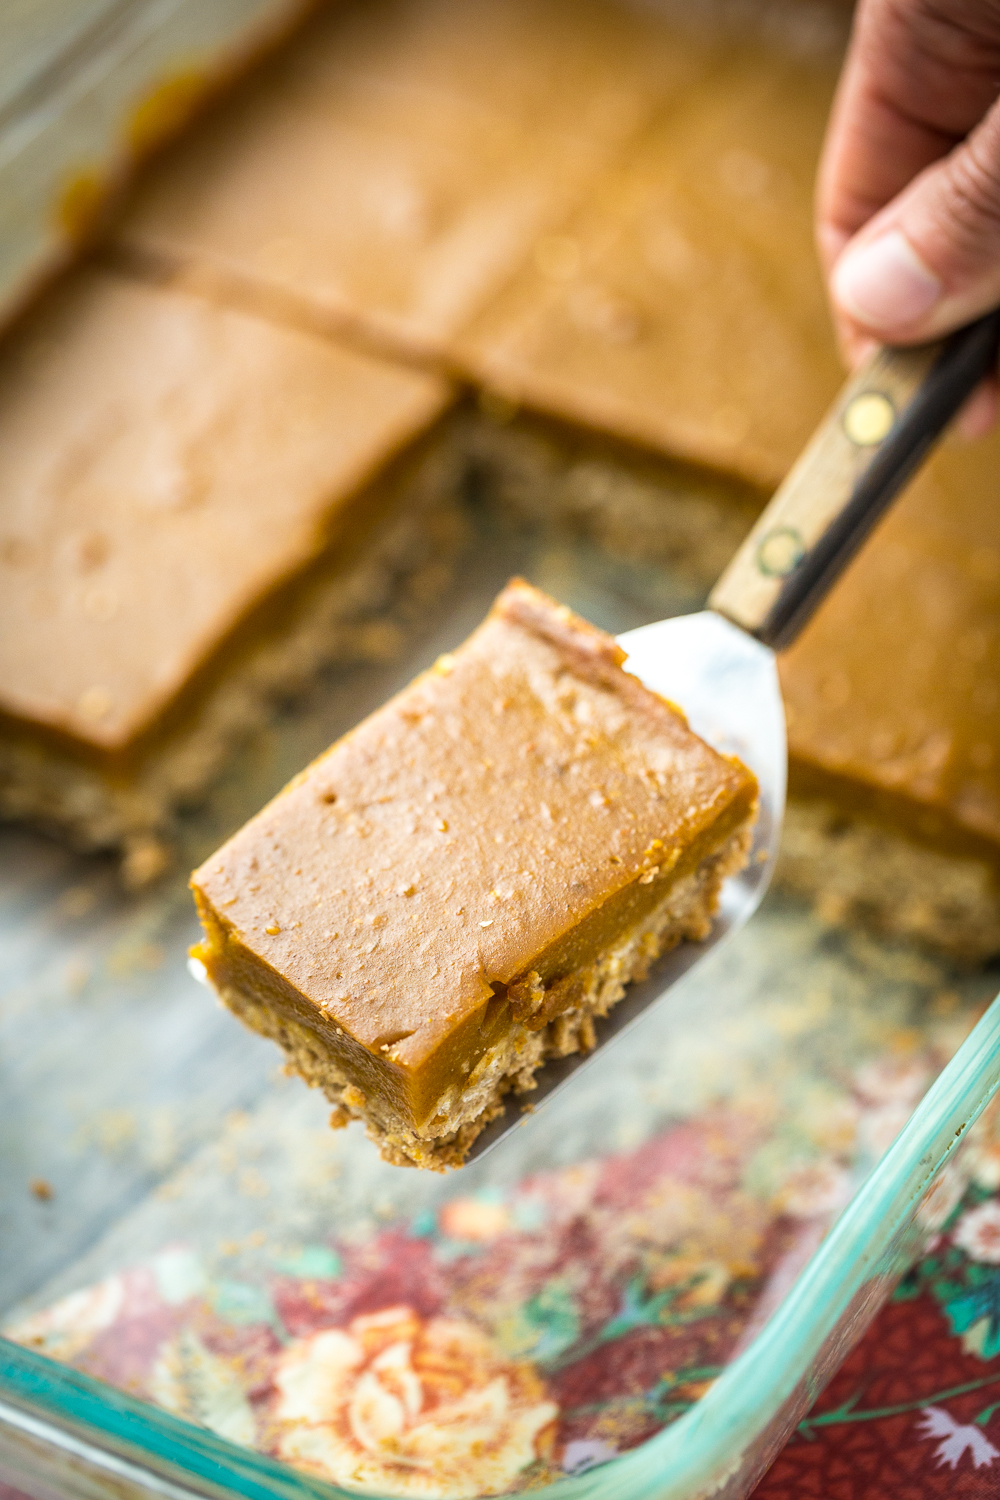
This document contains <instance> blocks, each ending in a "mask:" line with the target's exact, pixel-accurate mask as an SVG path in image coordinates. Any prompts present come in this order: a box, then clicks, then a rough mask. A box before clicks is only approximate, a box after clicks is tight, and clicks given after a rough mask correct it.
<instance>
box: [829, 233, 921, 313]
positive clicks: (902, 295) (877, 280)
mask: <svg viewBox="0 0 1000 1500" xmlns="http://www.w3.org/2000/svg"><path fill="white" fill-rule="evenodd" d="M832 282H833V294H834V296H835V297H836V299H837V301H838V302H839V303H840V305H841V307H842V308H843V309H844V311H845V312H848V313H850V315H851V316H852V317H853V318H856V319H857V320H858V322H859V323H864V324H866V325H867V326H868V327H871V328H892V329H894V328H906V327H907V326H908V325H909V324H911V323H916V322H917V321H918V319H920V318H922V317H924V315H925V314H926V313H928V312H930V310H931V308H932V307H933V306H934V304H935V302H937V300H938V298H939V297H940V296H941V293H942V291H943V290H944V288H943V287H942V285H941V282H940V281H939V280H938V278H937V277H936V276H935V275H934V272H933V271H931V270H929V269H928V267H927V266H925V265H924V263H923V261H922V260H921V259H920V256H919V255H918V254H917V252H916V251H915V250H914V248H913V246H912V245H911V244H910V242H909V240H907V239H906V238H905V237H904V236H903V235H902V234H900V232H899V230H898V229H890V230H889V232H888V234H883V235H882V236H881V237H880V238H879V239H877V240H872V241H871V243H870V244H867V245H859V246H858V247H857V249H856V250H847V251H846V252H845V253H844V254H843V255H842V256H841V258H840V260H839V261H838V262H837V264H836V266H835V267H834V272H833V277H832Z"/></svg>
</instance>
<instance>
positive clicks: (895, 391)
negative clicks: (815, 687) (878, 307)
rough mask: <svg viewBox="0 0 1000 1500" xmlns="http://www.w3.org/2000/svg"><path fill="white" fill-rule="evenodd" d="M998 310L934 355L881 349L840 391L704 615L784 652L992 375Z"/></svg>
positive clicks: (999, 336) (933, 348) (999, 341)
mask: <svg viewBox="0 0 1000 1500" xmlns="http://www.w3.org/2000/svg"><path fill="white" fill-rule="evenodd" d="M998 345H1000V310H998V311H997V312H993V313H989V314H987V316H986V317H984V318H980V319H979V321H978V322H976V323H970V324H969V326H968V327H967V328H962V329H960V330H959V331H958V332H957V333H954V334H952V335H951V336H950V337H949V338H947V339H944V340H942V341H941V342H939V343H935V344H924V345H921V346H919V347H917V348H910V349H889V348H886V349H879V350H878V351H877V352H876V353H875V354H873V355H872V357H871V358H870V359H869V360H868V362H867V363H866V364H865V365H864V366H863V367H862V369H861V370H859V371H858V373H857V374H856V375H854V376H853V377H852V378H851V380H849V381H848V383H847V385H846V386H845V387H844V389H843V390H842V391H841V393H840V395H839V396H838V398H837V400H836V401H835V402H834V404H833V406H832V408H831V409H830V411H829V412H828V413H827V415H826V417H825V418H824V420H823V422H822V423H821V425H820V427H819V428H818V429H817V431H816V432H815V433H814V434H813V436H812V438H811V439H810V441H809V444H808V446H807V447H806V448H805V450H804V451H803V453H802V455H801V457H800V458H799V460H798V462H797V463H796V464H795V466H794V468H793V469H792V470H791V472H790V473H789V475H788V477H787V479H786V480H785V481H784V483H783V484H782V485H781V487H780V488H779V489H778V491H777V492H776V494H775V495H774V497H773V499H772V500H771V502H770V504H769V505H768V506H767V509H766V510H765V511H764V513H763V515H762V516H761V517H760V519H759V521H758V522H757V524H756V525H755V526H754V528H753V530H752V531H751V532H750V535H749V536H748V537H747V539H746V541H745V542H744V543H743V545H742V547H741V548H740V550H739V551H738V552H737V554H736V556H735V557H734V558H733V560H732V562H731V563H730V564H729V567H728V568H727V569H726V571H725V572H724V573H723V575H722V577H721V578H720V579H719V582H718V583H717V584H716V586H715V589H714V590H713V592H712V596H711V598H710V600H709V604H710V605H711V607H712V608H713V609H715V610H717V611H718V612H719V613H720V614H723V615H726V616H727V617H728V618H729V619H730V620H733V621H734V622H735V623H736V624H737V625H741V626H742V627H743V629H744V630H747V631H749V632H750V634H751V635H755V636H756V637H757V639H758V640H761V641H764V642H766V644H767V645H769V646H773V647H775V649H779V648H780V647H782V646H787V645H789V644H790V642H791V641H792V640H794V638H795V636H796V635H798V633H799V631H800V630H801V629H802V627H803V626H804V625H805V623H806V621H807V620H808V619H809V617H810V615H811V614H812V613H813V611H814V610H815V609H816V607H817V605H818V604H819V603H820V601H821V599H822V598H823V596H824V594H825V593H826V591H827V590H828V589H829V588H830V586H831V584H833V583H834V581H835V580H836V579H837V577H838V576H839V574H840V573H841V572H842V570H843V569H844V568H845V567H846V566H847V564H848V563H849V562H850V560H851V558H852V557H853V556H854V554H855V552H856V551H857V550H858V548H859V547H860V546H861V543H862V542H863V541H864V540H865V538H866V536H867V535H868V533H869V532H870V531H871V529H872V527H873V526H874V525H875V523H876V521H877V520H878V519H879V517H880V516H881V515H882V513H883V511H884V510H885V509H886V507H887V506H888V504H889V502H890V501H891V500H892V499H893V497H894V496H895V495H896V494H897V492H898V491H899V489H900V488H901V486H902V485H903V484H905V482H906V480H907V479H909V477H910V475H911V474H912V473H913V471H914V470H915V469H916V467H917V465H918V464H919V463H920V462H921V460H922V459H923V457H924V455H925V454H926V453H927V451H928V449H929V448H930V447H931V445H932V444H933V443H934V441H935V440H936V439H937V437H938V436H939V435H940V433H941V432H942V431H943V429H944V428H945V427H946V426H947V425H948V423H949V422H950V421H951V419H952V417H953V416H954V415H955V413H956V412H957V411H958V409H959V407H960V406H961V405H962V402H963V401H964V400H965V398H966V397H967V396H968V395H969V394H970V392H971V391H972V390H973V389H974V388H975V386H976V385H977V384H978V382H979V381H980V380H981V379H982V377H983V376H984V375H985V374H986V373H987V372H988V371H989V370H990V369H991V368H992V367H993V366H994V365H995V363H996V358H997V348H998Z"/></svg>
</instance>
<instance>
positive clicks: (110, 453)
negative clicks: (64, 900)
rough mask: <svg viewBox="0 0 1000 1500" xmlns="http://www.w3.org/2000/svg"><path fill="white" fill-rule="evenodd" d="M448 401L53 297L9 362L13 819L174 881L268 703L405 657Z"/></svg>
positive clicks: (0, 384) (187, 310) (144, 296)
mask: <svg viewBox="0 0 1000 1500" xmlns="http://www.w3.org/2000/svg"><path fill="white" fill-rule="evenodd" d="M449 402H450V391H449V388H448V386H447V385H446V384H445V383H444V382H443V381H441V380H440V379H438V378H437V377H436V376H433V375H430V374H424V373H419V372H416V371H411V370H406V369H401V368H398V367H393V366H389V365H386V364H384V363H382V362H381V361H377V360H374V359H371V358H369V357H368V356H366V355H362V354H357V353H353V352H349V351H344V350H341V349H338V348H337V347H335V346H334V345H332V344H331V343H329V342H328V341H326V340H324V339H320V338H318V337H316V336H314V335H312V334H308V333H303V332H300V331H297V330H294V329H283V328H280V327H276V326H274V325H272V324H270V323H267V322H265V321H263V320H261V319H258V318H255V317H250V316H247V315H245V314H243V313H241V312H237V311H232V310H227V309H224V308H220V307H218V306H214V305H212V304H211V303H209V302H206V301H203V300H202V299H200V298H197V297H193V296H185V295H181V294H179V293H175V292H168V291H164V290H161V289H156V288H152V287H147V286H143V285H141V284H136V283H132V282H129V281H127V280H125V279H124V278H121V277H119V276H117V275H112V274H106V273H104V272H100V271H93V270H87V271H81V272H78V273H76V274H75V275H73V276H72V277H70V278H69V279H68V280H66V281H65V282H63V283H62V284H60V285H59V286H58V287H55V288H53V289H52V290H51V291H50V292H49V294H48V295H47V296H46V297H45V298H44V299H43V301H42V303H41V305H40V307H39V308H38V309H37V311H36V312H35V313H33V314H32V315H31V317H29V318H28V319H26V320H25V321H24V323H23V324H22V326H21V327H20V328H19V329H18V330H17V332H16V333H15V335H14V336H12V337H10V338H9V339H8V340H7V342H6V343H5V345H4V348H3V351H2V355H0V815H2V816H5V817H8V818H24V819H30V820H32V821H34V822H36V823H41V824H43V825H44V826H46V827H48V828H52V829H54V830H57V831H58V832H60V833H61V834H63V835H65V836H66V837H68V839H69V840H70V841H71V842H72V843H74V844H75V845H77V846H79V847H83V848H104V849H112V850H119V851H123V852H124V855H125V874H126V877H127V879H128V880H129V881H131V882H132V883H135V884H139V883H142V881H143V880H144V879H145V878H150V877H152V876H153V875H154V874H156V873H157V872H158V869H159V867H160V866H162V864H163V862H164V858H165V849H166V843H165V840H167V839H168V838H169V836H170V832H171V828H172V819H173V818H174V814H175V810H176V808H177V807H178V806H179V805H182V804H184V803H190V802H191V801H192V800H196V799H197V798H198V797H199V796H200V795H201V794H202V793H203V792H204V789H205V787H206V785H207V784H208V782H209V781H210V780H211V778H212V776H213V775H214V774H215V773H216V772H217V771H218V769H219V768H220V766H221V764H222V763H223V762H224V760H225V757H226V755H227V753H228V752H229V751H230V750H231V749H232V747H233V745H234V743H235V742H236V741H237V740H238V739H239V738H241V737H245V736H246V734H247V733H248V732H249V731H251V730H252V729H254V728H255V727H257V726H258V725H259V724H260V722H261V720H262V717H264V716H265V715H267V714H268V712H269V710H270V705H272V704H273V700H274V698H275V696H276V695H277V696H281V697H285V696H287V695H288V694H289V693H294V692H295V691H296V690H297V689H301V688H302V687H303V686H304V685H306V684H307V683H308V681H309V679H310V677H311V674H313V673H314V672H315V671H316V670H317V669H318V668H319V667H321V666H324V665H327V664H333V663H338V662H346V661H359V660H373V659H380V658H385V657H386V656H390V655H392V654H393V652H394V650H395V648H396V646H397V645H400V644H401V643H402V640H403V635H404V627H405V626H406V625H407V623H408V621H409V620H410V619H411V618H412V615H413V614H414V613H415V612H417V611H419V609H420V608H422V607H425V606H426V600H427V597H428V591H429V593H430V594H431V595H433V593H434V592H435V591H436V590H439V589H440V587H441V584H442V582H443V579H444V574H443V572H442V570H443V569H446V567H447V563H448V560H449V558H450V556H452V555H453V554H454V551H455V545H456V542H457V538H458V534H459V533H458V530H457V527H458V522H457V503H456V498H455V489H456V487H455V486H452V485H451V484H450V481H449V478H448V474H449V472H450V468H449V463H447V462H445V461H444V460H442V459H441V458H440V456H439V455H436V453H435V451H434V439H433V431H432V429H434V427H435V424H436V422H437V419H438V418H439V416H440V415H441V413H442V412H443V411H444V410H445V408H446V407H447V406H448V404H449ZM404 448H406V450H407V451H406V452H405V454H402V456H400V454H401V450H403V449H404Z"/></svg>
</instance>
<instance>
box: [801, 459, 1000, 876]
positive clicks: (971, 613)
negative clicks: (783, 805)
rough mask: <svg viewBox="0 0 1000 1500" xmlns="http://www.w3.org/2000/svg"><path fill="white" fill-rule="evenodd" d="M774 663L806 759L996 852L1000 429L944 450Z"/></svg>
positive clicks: (891, 808)
mask: <svg viewBox="0 0 1000 1500" xmlns="http://www.w3.org/2000/svg"><path fill="white" fill-rule="evenodd" d="M781 669H782V683H783V686H784V691H785V697H786V702H787V706H788V716H789V749H790V751H791V754H792V756H793V757H795V759H796V760H797V761H798V762H799V764H800V767H802V768H803V769H804V770H806V771H810V770H811V771H812V772H814V773H822V775H823V776H824V777H826V778H835V779H836V782H837V783H839V787H840V790H841V793H842V794H843V795H847V796H852V795H853V796H854V797H855V798H856V799H857V800H858V801H859V802H860V803H861V805H866V799H865V793H866V792H867V793H869V794H870V795H869V798H868V803H869V804H870V805H871V806H873V807H874V808H875V810H876V811H881V812H884V813H887V814H890V815H892V814H895V815H896V816H899V817H902V818H904V820H905V821H906V822H907V823H908V824H909V826H912V827H913V828H914V829H915V831H917V832H922V833H924V834H925V835H927V836H928V837H931V838H936V839H941V838H944V839H945V840H948V839H949V838H950V839H952V840H953V841H954V840H956V839H957V840H959V841H961V842H964V843H966V844H969V843H970V841H973V843H974V842H975V841H977V840H978V841H979V843H980V845H981V846H985V845H987V844H989V845H992V846H993V848H994V850H996V848H997V846H1000V435H997V434H994V435H993V436H992V437H991V438H989V439H987V440H985V441H983V442H980V443H976V444H972V445H962V444H959V443H958V442H951V443H946V444H945V446H944V447H943V448H941V449H940V450H939V451H938V453H937V454H936V455H935V457H934V458H933V459H932V460H931V462H930V464H929V465H928V466H927V468H926V470H925V471H924V472H923V473H922V474H921V475H920V476H919V477H918V478H917V479H916V481H915V482H914V483H913V484H912V485H911V487H910V488H909V490H908V491H907V492H906V493H905V495H904V496H903V497H902V498H901V499H900V500H899V501H897V503H896V505H895V507H894V509H893V510H891V511H890V513H889V515H888V517H887V519H886V520H885V521H883V522H882V524H881V525H880V527H879V529H878V530H877V532H876V533H875V535H874V536H873V538H872V540H871V541H870V542H869V543H868V545H867V546H866V547H865V548H864V550H863V551H862V552H861V554H860V555H859V556H858V558H857V559H856V561H855V562H854V563H853V564H852V566H851V568H850V569H849V571H848V572H847V573H846V574H845V575H844V577H843V578H842V579H841V581H840V582H839V583H838V584H837V586H836V587H835V589H834V590H833V592H832V593H831V594H830V596H829V597H828V599H827V600H826V602H825V603H824V604H823V605H822V606H821V608H820V610H819V612H818V614H817V615H816V616H815V618H814V619H813V621H812V623H811V624H810V625H809V626H808V627H807V629H806V631H805V633H804V635H803V636H802V637H801V638H800V640H799V642H798V643H797V644H796V645H795V646H793V647H792V649H791V650H790V651H788V652H787V653H786V654H785V656H784V657H783V658H782V662H781ZM808 784H809V783H807V785H808ZM821 784H822V783H820V782H818V783H817V785H821ZM852 788H853V789H854V790H853V792H852V790H851V789H852ZM914 804H916V808H914Z"/></svg>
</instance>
